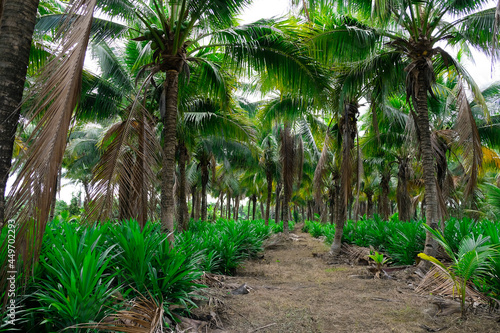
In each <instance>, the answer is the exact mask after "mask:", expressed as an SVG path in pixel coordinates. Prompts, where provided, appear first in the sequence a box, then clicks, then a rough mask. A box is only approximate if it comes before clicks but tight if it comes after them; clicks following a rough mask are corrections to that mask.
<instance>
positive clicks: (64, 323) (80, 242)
mask: <svg viewBox="0 0 500 333" xmlns="http://www.w3.org/2000/svg"><path fill="white" fill-rule="evenodd" d="M106 230H107V227H106V226H103V227H90V228H87V229H85V230H82V228H75V227H74V226H72V225H70V224H66V225H65V226H64V227H63V228H62V230H60V231H62V232H60V231H56V230H55V229H50V230H49V231H48V232H47V235H46V244H50V246H46V247H44V250H45V251H44V254H43V255H42V259H41V265H42V267H43V270H44V272H43V274H42V277H41V280H40V282H39V285H38V291H37V292H36V293H35V294H34V295H35V298H36V299H37V301H38V302H39V304H40V306H39V307H38V308H37V309H35V311H37V312H39V313H43V316H44V318H45V320H44V322H43V323H44V324H45V325H46V326H47V327H51V328H52V329H55V328H57V329H64V328H66V327H68V326H71V325H75V324H79V323H88V322H91V321H99V320H101V319H102V318H103V317H104V315H105V314H106V312H107V311H108V309H109V308H110V306H111V305H112V295H113V293H114V292H115V291H116V289H117V288H116V287H113V285H112V283H113V281H114V275H115V274H109V273H108V272H107V269H108V267H109V264H110V261H111V260H113V256H112V255H111V252H112V251H113V249H114V248H115V246H114V245H113V246H109V247H108V248H107V249H105V250H104V249H103V237H102V236H103V234H104V233H105V232H106Z"/></svg>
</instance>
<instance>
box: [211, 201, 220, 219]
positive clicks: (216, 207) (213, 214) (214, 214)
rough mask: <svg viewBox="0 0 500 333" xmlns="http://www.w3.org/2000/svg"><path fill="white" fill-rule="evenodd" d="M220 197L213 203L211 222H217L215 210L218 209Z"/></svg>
mask: <svg viewBox="0 0 500 333" xmlns="http://www.w3.org/2000/svg"><path fill="white" fill-rule="evenodd" d="M219 201H220V196H219V197H218V198H217V200H216V201H215V206H214V211H213V212H212V222H215V221H217V209H218V207H219Z"/></svg>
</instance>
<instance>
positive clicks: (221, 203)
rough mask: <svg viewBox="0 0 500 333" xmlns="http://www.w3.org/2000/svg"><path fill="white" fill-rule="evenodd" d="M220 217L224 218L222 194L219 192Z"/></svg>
mask: <svg viewBox="0 0 500 333" xmlns="http://www.w3.org/2000/svg"><path fill="white" fill-rule="evenodd" d="M219 197H220V215H219V216H220V217H221V218H224V192H222V191H221V192H220V195H219Z"/></svg>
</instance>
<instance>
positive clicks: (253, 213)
mask: <svg viewBox="0 0 500 333" xmlns="http://www.w3.org/2000/svg"><path fill="white" fill-rule="evenodd" d="M252 202H253V210H252V220H255V212H256V211H257V207H256V205H257V196H256V195H255V194H254V195H252Z"/></svg>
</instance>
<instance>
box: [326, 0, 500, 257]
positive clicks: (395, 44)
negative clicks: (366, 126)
mask: <svg viewBox="0 0 500 333" xmlns="http://www.w3.org/2000/svg"><path fill="white" fill-rule="evenodd" d="M320 2H321V3H322V4H326V3H328V4H331V5H334V4H337V5H338V7H337V8H339V9H345V11H346V12H350V13H357V15H358V17H360V18H361V19H364V20H365V21H366V22H367V23H368V24H371V26H376V27H377V28H368V29H364V31H363V32H362V31H360V30H358V31H357V34H358V35H360V36H361V35H364V36H365V37H364V38H365V39H366V40H368V39H369V38H371V39H372V40H373V38H375V39H376V38H377V37H380V41H381V42H383V43H385V44H386V45H387V46H388V48H389V52H391V53H393V54H396V55H398V56H399V57H400V59H401V61H402V60H404V59H407V61H408V62H409V63H410V64H409V65H408V66H407V67H406V68H405V71H406V72H407V77H406V83H405V85H406V91H407V99H408V102H409V103H410V102H411V104H412V106H413V110H414V111H412V117H414V118H415V121H416V124H417V128H418V138H419V143H420V151H421V154H422V164H423V169H424V182H425V197H426V203H427V204H426V211H427V212H426V218H427V223H428V225H429V226H431V228H433V229H436V228H437V226H438V200H437V189H436V181H435V175H434V161H433V154H432V147H431V132H430V127H429V113H428V102H427V96H428V93H430V94H432V86H433V83H434V81H435V72H436V71H435V67H436V68H438V67H450V68H451V69H453V70H454V71H456V73H457V74H458V75H459V76H460V78H461V80H465V81H466V82H467V83H468V84H469V85H470V87H471V88H472V91H473V93H474V96H475V98H476V101H477V102H478V103H479V104H481V105H482V106H483V107H484V111H485V112H486V111H487V108H486V105H485V103H484V98H483V97H482V95H481V94H480V91H479V89H478V87H477V85H476V84H475V83H474V81H473V80H472V78H471V77H470V75H469V74H468V73H467V71H466V70H465V69H464V68H463V67H462V66H461V65H460V63H459V62H458V61H456V59H455V58H454V57H453V56H452V55H450V54H449V53H448V52H446V51H445V50H444V49H442V48H441V47H439V46H438V45H439V43H446V44H451V45H461V46H462V47H475V48H478V49H480V50H482V51H484V52H485V53H490V52H492V51H493V52H494V54H497V52H498V51H497V50H495V43H494V42H493V41H494V38H493V32H494V31H495V28H494V26H495V24H494V23H495V8H490V9H485V10H481V6H482V5H485V4H486V1H477V0H470V1H466V2H456V1H434V0H427V1H423V2H418V3H413V2H408V1H404V0H398V1H391V2H384V1H382V2H372V1H356V2H343V1H335V0H332V1H320ZM450 16H452V17H453V18H452V20H451V21H450V20H449V17H450ZM438 71H439V69H438ZM457 99H458V100H459V107H458V108H457V109H458V110H459V116H458V119H457V125H456V126H457V128H458V129H459V131H460V132H461V134H462V135H461V139H460V143H461V144H462V145H464V146H467V148H466V149H467V151H468V152H469V156H468V160H469V161H470V163H469V170H468V171H469V172H470V175H471V177H470V181H469V184H468V186H467V191H466V194H470V193H472V189H473V188H474V185H475V181H476V179H477V178H476V177H477V169H478V167H479V165H480V160H481V159H480V143H479V140H478V135H477V129H476V128H475V126H474V124H473V118H472V117H471V113H470V108H468V101H467V99H466V96H465V89H464V87H463V86H462V87H461V92H460V95H459V96H457ZM436 250H437V243H436V242H435V240H433V238H432V237H431V235H430V233H427V237H426V246H425V251H426V254H429V255H434V254H435V251H436Z"/></svg>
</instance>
